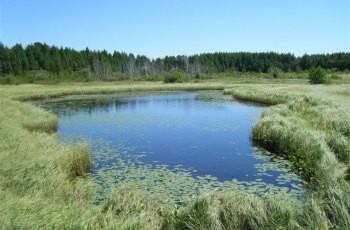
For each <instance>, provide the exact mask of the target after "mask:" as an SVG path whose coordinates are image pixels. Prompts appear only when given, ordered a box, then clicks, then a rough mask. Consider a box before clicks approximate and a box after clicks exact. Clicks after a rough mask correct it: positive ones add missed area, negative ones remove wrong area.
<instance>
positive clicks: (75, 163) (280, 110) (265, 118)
mask: <svg viewBox="0 0 350 230" xmlns="http://www.w3.org/2000/svg"><path fill="white" fill-rule="evenodd" d="M224 88H226V90H225V93H230V94H232V95H233V96H235V97H236V98H239V99H241V100H249V101H255V102H260V103H265V104H270V105H274V106H272V107H270V108H269V109H267V110H266V111H265V112H264V114H263V115H262V118H261V119H260V120H259V121H258V122H257V124H256V126H255V127H254V129H253V138H254V140H255V141H256V142H257V143H258V144H260V145H262V146H264V147H265V148H267V149H270V150H271V151H273V152H274V153H276V154H281V155H283V156H284V157H286V158H287V159H289V160H290V161H291V162H292V163H293V165H294V168H295V170H296V171H298V172H300V173H301V175H302V176H303V177H304V178H305V180H306V181H308V182H309V186H308V188H309V190H310V192H309V194H307V195H306V197H305V199H304V200H302V201H295V200H287V199H285V198H284V197H279V196H273V197H264V198H262V197H257V196H254V195H249V194H246V193H241V192H237V191H229V192H225V193H213V194H207V195H202V196H200V197H199V198H197V200H196V201H194V202H193V203H192V204H190V205H189V206H187V207H182V208H174V207H169V206H165V205H164V204H163V203H162V202H159V201H158V200H157V198H155V197H153V196H151V195H149V194H147V193H144V192H142V191H135V190H134V189H132V188H124V187H123V188H117V189H116V190H114V191H113V192H112V193H111V194H110V196H109V197H108V198H107V199H106V200H105V201H104V202H103V203H102V204H101V205H96V204H94V203H93V196H94V194H95V186H96V185H95V184H94V183H93V182H92V181H90V180H89V179H87V178H86V175H87V174H88V173H89V165H90V158H89V149H88V146H86V145H81V146H69V145H62V144H60V143H58V140H57V137H56V134H55V131H56V129H57V118H56V117H55V116H53V115H52V114H49V113H48V112H46V111H43V110H41V109H39V108H36V107H34V106H32V105H30V104H26V103H23V102H18V101H15V100H14V99H17V100H18V99H21V100H25V99H39V98H49V97H57V96H61V95H67V94H93V93H112V92H119V91H124V92H125V91H141V90H196V89H224ZM349 92H350V90H349V87H348V86H347V85H343V86H341V85H338V86H307V85H303V86H301V85H227V84H220V83H198V84H193V83H191V84H167V85H163V84H160V83H154V84H149V83H139V84H135V85H118V84H115V85H113V84H108V85H107V84H100V85H91V84H90V85H89V84H72V85H50V86H43V85H41V86H40V85H21V86H1V88H0V98H1V99H0V203H1V205H0V229H220V230H221V229H350V226H349V223H350V217H349V210H350V188H349V187H350V186H349V182H348V180H347V178H349V175H348V173H349V172H350V169H349V161H350V160H349V155H350V144H349V139H350V104H349V103H350V101H349V96H350V93H349Z"/></svg>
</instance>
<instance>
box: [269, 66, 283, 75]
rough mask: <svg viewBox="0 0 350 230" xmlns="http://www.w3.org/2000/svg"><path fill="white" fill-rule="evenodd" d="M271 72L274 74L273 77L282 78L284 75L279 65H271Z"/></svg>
mask: <svg viewBox="0 0 350 230" xmlns="http://www.w3.org/2000/svg"><path fill="white" fill-rule="evenodd" d="M269 73H271V74H272V77H273V78H280V77H281V75H282V70H281V69H280V68H278V67H271V68H270V69H269Z"/></svg>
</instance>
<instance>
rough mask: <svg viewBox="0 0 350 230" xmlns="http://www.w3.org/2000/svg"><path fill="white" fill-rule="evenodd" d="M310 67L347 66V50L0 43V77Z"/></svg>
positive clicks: (104, 75) (292, 69)
mask: <svg viewBox="0 0 350 230" xmlns="http://www.w3.org/2000/svg"><path fill="white" fill-rule="evenodd" d="M314 67H322V68H324V69H332V70H338V71H344V70H350V53H345V52H344V53H332V54H318V55H303V56H301V57H296V56H295V55H293V54H289V53H287V54H281V53H275V52H262V53H251V52H234V53H223V52H218V53H205V54H199V55H191V56H183V55H182V56H180V55H179V56H166V57H164V58H156V59H150V58H148V57H146V56H144V55H134V54H128V53H123V52H117V51H115V52H113V53H109V52H107V51H106V50H103V51H94V50H89V49H88V48H86V49H85V50H81V51H77V50H74V49H70V48H63V47H56V46H49V45H47V44H44V43H38V42H37V43H33V44H30V45H28V46H26V47H23V46H22V45H20V44H16V45H14V46H12V47H6V46H4V45H3V44H1V43H0V75H8V74H13V75H23V74H26V73H27V72H29V71H35V70H45V71H48V72H49V73H53V74H59V73H71V72H75V73H77V72H78V73H80V74H81V75H82V76H86V77H89V76H99V77H100V78H107V77H108V76H109V75H110V74H112V73H123V74H127V75H130V76H137V75H138V76H139V75H142V76H145V75H146V76H147V75H150V74H155V73H164V72H171V71H181V72H186V73H191V74H198V73H221V72H228V71H240V72H263V73H266V72H269V71H271V70H273V69H279V70H281V71H284V72H289V71H305V70H309V69H311V68H314Z"/></svg>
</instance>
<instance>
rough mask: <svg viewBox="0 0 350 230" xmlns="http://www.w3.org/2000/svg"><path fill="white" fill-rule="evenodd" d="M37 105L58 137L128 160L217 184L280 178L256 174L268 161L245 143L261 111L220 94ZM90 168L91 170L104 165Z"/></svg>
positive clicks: (155, 95) (119, 97)
mask: <svg viewBox="0 0 350 230" xmlns="http://www.w3.org/2000/svg"><path fill="white" fill-rule="evenodd" d="M43 106H44V107H45V108H47V109H49V110H51V111H53V112H55V113H56V114H57V115H58V117H59V126H58V134H59V136H60V137H61V138H65V137H74V136H83V137H86V138H88V139H91V140H97V139H98V140H101V139H102V140H104V141H106V142H108V143H109V144H110V146H112V148H115V149H116V150H120V151H124V152H125V153H126V154H128V155H133V154H140V153H142V154H143V157H141V158H140V161H141V163H147V164H154V165H157V164H162V165H167V166H168V167H169V168H175V167H181V168H184V169H186V170H191V172H192V174H193V176H204V175H211V176H213V177H216V178H217V179H218V180H220V181H225V180H232V179H237V180H240V181H254V180H257V179H259V180H261V181H263V182H266V183H270V184H277V181H278V180H277V178H278V177H279V176H280V175H281V174H282V173H284V172H282V171H280V170H278V169H276V170H274V169H269V171H268V174H264V175H259V171H258V169H257V167H256V165H259V164H264V163H267V162H268V161H269V159H265V158H261V157H258V156H259V154H258V153H257V148H256V147H254V145H253V143H252V139H251V130H252V126H253V125H254V122H255V121H256V120H257V119H258V118H259V116H260V115H261V113H262V112H263V110H264V109H265V108H264V107H262V106H258V105H252V104H242V103H240V102H237V101H235V100H233V99H232V97H231V96H224V95H222V92H168V93H165V92H153V93H145V94H139V95H126V94H124V95H123V94H117V95H108V96H106V95H105V96H101V95H100V96H85V97H81V96H79V97H76V98H75V97H74V96H73V97H72V96H71V97H67V98H63V99H60V100H52V101H49V102H46V103H44V104H43ZM92 154H94V153H92ZM95 163H97V162H93V170H94V171H98V169H99V168H100V167H103V166H104V164H108V162H105V163H104V162H102V163H101V162H98V164H95ZM109 163H110V162H109ZM287 184H288V183H287ZM287 186H288V185H287Z"/></svg>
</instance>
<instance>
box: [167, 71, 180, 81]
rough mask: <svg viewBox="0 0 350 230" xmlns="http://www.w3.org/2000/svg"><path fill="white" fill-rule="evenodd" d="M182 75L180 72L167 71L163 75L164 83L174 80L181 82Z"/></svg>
mask: <svg viewBox="0 0 350 230" xmlns="http://www.w3.org/2000/svg"><path fill="white" fill-rule="evenodd" d="M182 81H183V79H182V75H181V73H178V72H174V73H169V74H167V75H165V77H164V83H176V82H182Z"/></svg>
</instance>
